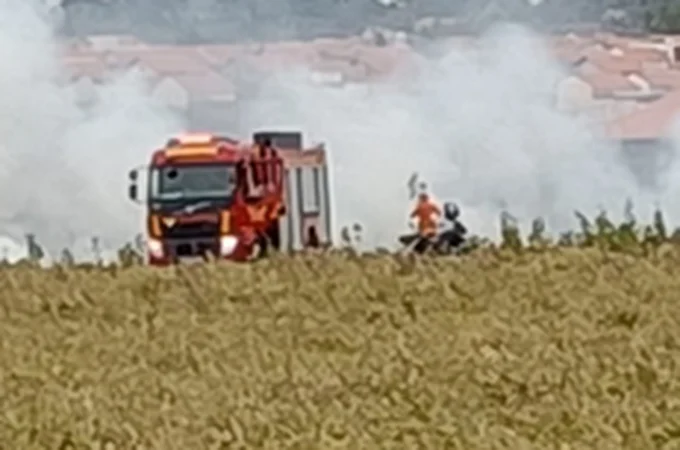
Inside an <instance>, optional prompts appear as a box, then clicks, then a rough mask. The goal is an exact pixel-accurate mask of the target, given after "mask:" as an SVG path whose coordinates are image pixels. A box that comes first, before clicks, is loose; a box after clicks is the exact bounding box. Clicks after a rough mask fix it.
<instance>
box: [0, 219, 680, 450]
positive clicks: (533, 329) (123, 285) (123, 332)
mask: <svg viewBox="0 0 680 450" xmlns="http://www.w3.org/2000/svg"><path fill="white" fill-rule="evenodd" d="M600 234H601V235H602V234H603V233H600ZM604 234H606V233H604ZM623 234H625V233H623ZM623 234H621V235H623ZM504 238H505V241H506V245H504V246H503V248H487V249H482V250H478V251H476V252H474V253H472V254H471V255H468V256H465V257H462V258H459V259H453V258H439V259H435V258H419V259H413V258H409V257H405V256H390V255H364V256H360V255H353V254H351V253H334V254H327V255H298V256H291V257H287V258H284V257H279V258H275V259H272V260H269V261H262V262H259V263H256V264H253V265H242V266H234V265H228V264H206V265H200V266H198V265H197V266H186V267H177V268H173V269H167V270H157V269H151V268H142V267H130V268H87V267H81V268H68V269H66V268H63V267H56V268H51V269H47V270H45V269H38V268H31V267H29V266H23V267H21V266H13V267H5V268H2V269H0V289H1V290H2V294H1V295H0V344H1V345H2V353H0V448H2V449H4V450H23V449H26V450H31V449H50V450H66V449H78V450H80V449H88V450H89V449H97V450H99V449H102V450H103V449H106V450H112V449H120V450H122V449H125V450H128V449H139V450H141V449H158V450H172V449H181V450H189V449H258V448H262V449H300V450H307V449H310V450H311V449H357V450H359V449H379V448H381V449H430V448H431V449H465V450H470V449H500V448H508V449H557V450H566V449H599V450H606V449H654V448H658V449H675V448H680V384H679V381H680V378H679V377H678V373H679V372H678V364H680V246H678V245H676V244H674V243H673V242H672V241H671V240H670V238H668V239H667V240H666V241H667V242H665V243H661V242H656V241H654V240H653V239H647V243H642V244H641V243H639V242H635V243H633V244H630V245H628V246H626V245H622V244H621V245H620V242H624V241H625V239H619V240H618V241H617V240H616V239H614V238H611V236H610V238H608V239H609V240H608V241H606V242H608V243H606V245H605V244H603V243H604V242H605V241H604V240H602V239H600V240H598V238H597V237H596V238H595V239H594V240H592V241H590V242H587V243H583V242H582V243H581V246H582V247H585V248H576V247H573V246H572V247H570V246H566V247H552V246H551V247H548V248H540V247H542V245H541V244H540V243H539V244H536V243H535V241H534V247H535V248H533V249H529V248H524V249H519V248H518V247H514V246H513V244H512V237H511V236H510V237H508V236H504ZM619 241H620V242H619ZM617 242H619V243H618V244H617Z"/></svg>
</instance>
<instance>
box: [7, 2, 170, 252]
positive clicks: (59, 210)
mask: <svg viewBox="0 0 680 450" xmlns="http://www.w3.org/2000/svg"><path fill="white" fill-rule="evenodd" d="M53 11H54V10H53ZM53 11H52V12H53ZM54 17H58V15H56V16H55V15H54V14H50V13H49V11H48V10H47V9H46V8H45V7H44V5H43V4H40V3H38V2H32V1H29V0H16V1H15V0H8V1H4V2H2V3H0V58H2V60H3V61H4V64H3V70H2V72H1V73H0V97H1V98H2V99H3V101H2V106H1V107H0V158H1V159H0V233H2V234H4V235H6V236H7V238H9V239H11V240H13V241H14V242H15V243H17V244H12V243H8V244H7V247H8V248H6V249H5V250H8V252H9V253H10V255H9V256H10V257H12V256H16V255H12V254H11V253H16V251H18V249H16V247H18V243H20V242H22V241H23V235H24V234H25V233H35V234H36V235H37V237H38V239H39V241H40V242H41V243H42V244H43V245H44V246H45V247H46V248H47V250H48V251H49V252H50V253H52V254H58V251H59V250H60V249H61V248H63V247H67V246H68V247H72V248H73V249H74V251H75V252H76V253H80V254H81V255H76V256H81V257H82V256H84V255H83V254H87V253H88V252H89V249H88V247H89V242H90V239H91V237H92V236H100V237H101V240H102V245H104V246H105V247H110V248H116V246H118V245H120V244H121V243H122V242H124V241H126V240H129V239H130V238H131V237H132V236H133V235H134V233H135V232H137V231H139V230H140V225H141V221H140V220H138V219H139V218H140V209H139V208H135V207H134V205H131V204H130V202H129V201H128V200H127V198H126V195H125V192H126V190H125V186H126V182H127V180H126V173H127V171H128V170H129V169H130V168H132V167H134V166H135V165H138V164H140V163H143V162H144V158H145V157H146V155H148V153H149V149H151V148H153V147H154V146H157V145H158V144H159V143H161V142H163V139H164V138H165V137H166V136H167V134H168V133H171V132H175V131H176V130H177V129H178V128H179V127H180V125H181V124H177V123H175V122H174V121H173V119H172V117H171V116H170V115H168V114H167V113H166V112H165V111H164V110H163V108H162V106H161V105H157V104H155V103H154V102H153V101H152V99H151V98H149V96H148V95H146V93H145V91H144V83H143V80H142V79H141V78H139V77H137V76H136V75H135V74H128V75H126V76H124V77H119V78H116V79H114V80H113V81H112V82H111V83H108V84H106V85H103V86H99V87H97V88H95V90H94V98H95V99H96V101H95V103H94V104H93V105H91V106H90V107H88V108H87V109H85V108H84V107H81V106H79V102H78V100H79V93H78V91H77V90H76V89H75V88H74V87H73V86H72V85H70V84H69V83H64V80H65V78H66V77H67V73H66V71H65V69H64V68H63V67H62V66H61V59H60V56H59V49H58V47H57V40H56V38H55V37H54V35H53V33H52V30H53V27H52V25H53V23H52V22H51V20H53V18H54ZM12 248H15V250H12Z"/></svg>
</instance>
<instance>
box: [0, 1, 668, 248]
mask: <svg viewBox="0 0 680 450" xmlns="http://www.w3.org/2000/svg"><path fill="white" fill-rule="evenodd" d="M40 8H41V5H39V4H38V3H37V2H31V1H29V0H6V1H4V2H2V3H0V57H2V58H3V61H4V62H5V64H4V66H3V71H2V72H1V73H0V95H1V96H2V99H3V103H2V105H3V106H2V107H1V108H0V158H1V159H0V235H7V236H8V237H10V238H11V239H12V240H13V241H14V242H17V241H21V239H22V235H23V234H24V233H29V232H30V233H35V234H36V235H37V236H38V239H39V240H40V241H41V242H42V243H43V244H46V245H47V246H48V248H49V249H50V250H51V251H52V252H53V253H54V252H56V251H58V250H59V249H60V248H62V247H64V246H70V245H76V246H77V247H79V248H82V250H80V253H88V251H89V249H88V246H89V242H90V239H91V237H92V236H99V237H100V238H101V240H102V245H103V246H105V247H107V248H116V247H117V246H118V245H120V244H121V243H122V242H123V241H125V240H128V239H130V238H131V237H132V235H134V234H135V233H136V232H138V231H140V229H141V213H142V210H141V208H138V207H136V206H135V205H132V204H130V203H129V202H128V200H127V198H126V195H125V184H126V178H125V174H126V173H127V170H128V169H129V168H131V167H133V166H136V165H137V164H140V163H143V162H145V161H146V160H147V158H148V157H149V153H150V151H151V149H152V148H153V147H154V146H156V145H157V144H158V143H160V142H163V141H164V140H165V138H166V137H167V136H168V135H169V134H172V133H173V132H175V131H177V130H178V129H180V128H181V127H180V125H181V124H178V123H176V122H175V120H174V119H173V118H172V116H171V115H170V114H168V113H167V111H165V110H164V108H163V107H162V106H161V105H157V104H155V103H154V101H152V99H151V98H149V96H148V95H147V94H146V93H145V91H144V89H143V81H142V80H141V79H139V78H138V77H136V76H135V75H134V74H129V75H127V76H125V77H123V78H119V79H117V80H115V81H114V82H113V83H110V84H108V85H106V86H100V87H98V88H97V89H96V91H97V92H96V93H97V95H98V98H99V102H98V103H97V104H96V106H95V107H94V108H92V109H91V110H87V111H85V110H83V109H82V108H80V107H79V106H78V104H77V102H76V97H77V96H76V94H75V92H74V90H73V89H72V88H69V87H68V86H65V85H63V84H60V83H59V82H58V80H59V79H61V78H63V76H64V69H63V68H62V67H61V66H60V58H59V54H58V48H57V41H56V39H55V37H54V35H53V33H52V25H53V24H52V23H51V21H52V20H54V18H55V17H57V18H58V17H59V16H60V15H59V14H55V10H52V12H51V13H50V14H46V13H45V10H41V9H40ZM57 12H58V10H57ZM542 42H543V40H542V39H541V38H540V37H537V36H534V35H532V34H531V33H530V32H528V31H526V30H523V29H520V28H518V27H509V26H503V27H497V28H496V29H494V30H492V31H491V32H489V33H487V34H486V35H485V36H484V37H483V38H482V39H481V40H480V45H479V48H478V49H475V50H473V49H470V50H464V49H454V48H451V49H448V51H447V52H445V54H444V56H443V57H440V58H436V59H433V60H425V59H421V60H419V62H418V63H417V65H418V69H419V70H418V74H417V75H416V76H415V77H411V78H409V77H397V78H395V79H394V80H392V81H386V82H383V83H380V84H372V85H349V86H346V87H344V88H340V89H339V88H331V87H321V86H318V85H315V84H314V83H312V82H310V81H309V77H308V75H309V74H308V73H306V72H305V71H304V70H303V71H302V72H300V71H287V72H286V73H279V74H277V76H276V77H275V78H274V80H273V81H272V82H271V83H269V84H268V85H266V86H265V87H264V89H262V90H261V91H260V92H259V93H258V94H257V95H256V96H255V97H254V98H253V99H252V101H250V102H248V104H247V105H246V107H245V108H244V109H243V110H242V111H241V112H240V113H241V120H242V122H243V124H244V125H245V127H244V129H243V130H239V131H241V132H242V134H241V135H246V136H247V135H248V134H249V133H250V132H251V131H252V129H254V128H275V127H285V128H292V129H301V130H302V131H304V132H305V133H306V134H307V136H309V137H310V138H311V139H312V140H317V141H318V140H322V141H325V142H326V143H327V144H328V148H329V149H330V151H331V160H332V165H333V200H334V203H335V211H334V212H335V217H336V222H337V225H345V224H349V223H351V222H359V223H361V224H362V225H363V226H364V229H365V234H364V238H365V240H366V241H367V242H368V243H369V244H371V245H390V244H391V243H392V242H393V241H394V240H395V237H396V236H397V235H398V234H399V233H401V232H403V231H405V226H406V214H407V212H408V210H409V208H410V206H411V205H410V204H409V201H408V199H407V188H406V180H407V179H408V178H409V177H410V175H411V174H412V172H414V171H417V172H419V173H420V174H421V175H422V177H423V178H424V179H425V180H427V181H428V183H429V185H430V187H431V189H432V190H433V193H434V194H435V196H436V197H438V198H439V199H442V200H444V199H445V200H453V201H456V202H457V203H459V205H460V206H461V207H462V210H463V219H464V220H465V221H466V222H467V224H468V225H469V227H470V228H471V229H472V231H473V232H476V233H482V234H487V235H496V234H497V225H498V214H499V212H500V211H501V209H504V208H507V209H508V210H509V211H510V212H512V213H513V214H514V215H515V216H517V217H518V219H519V220H520V221H521V222H522V223H524V224H527V223H528V222H529V221H530V220H531V219H533V218H534V217H537V216H542V217H544V218H545V219H546V220H547V222H548V225H549V226H550V227H551V228H553V229H558V230H561V229H564V228H571V227H573V226H574V224H575V223H574V219H573V210H575V209H578V210H581V211H584V212H586V213H590V214H592V213H594V212H597V211H598V210H599V208H605V209H607V210H608V211H610V212H612V213H618V214H619V215H620V213H621V211H622V210H623V205H624V202H625V200H626V199H627V198H631V199H632V200H633V201H634V203H635V205H636V208H637V210H638V212H640V214H641V216H643V217H645V218H646V216H645V215H646V214H648V213H649V209H650V208H651V207H653V206H655V204H656V203H659V204H660V206H662V207H663V208H664V211H665V212H667V213H669V215H670V216H671V217H676V218H680V217H678V215H677V214H676V213H677V207H675V199H676V198H677V196H676V194H677V193H678V191H679V189H678V187H679V186H680V183H678V182H677V181H676V178H677V177H673V176H672V175H673V173H674V172H673V170H671V171H670V177H668V178H667V180H666V183H665V185H664V187H663V188H660V189H658V190H656V191H644V190H643V189H641V188H640V187H639V186H638V184H637V183H636V182H635V180H634V178H633V177H632V176H631V175H630V173H629V171H628V170H627V169H626V167H625V165H624V164H623V163H622V161H621V158H620V156H619V154H618V152H617V150H616V149H614V148H612V147H609V146H607V145H605V144H603V143H602V142H599V141H597V140H596V139H595V138H594V137H593V136H592V135H591V134H590V131H589V128H588V127H587V126H586V125H585V124H584V123H581V122H579V121H578V120H576V119H574V118H570V117H565V116H563V115H561V114H559V113H557V112H556V111H555V108H554V103H555V93H556V89H555V88H556V83H557V82H558V81H559V80H561V79H562V78H563V76H564V73H562V72H561V69H560V67H559V66H558V65H557V64H556V63H555V61H553V60H552V58H551V56H550V54H549V52H548V51H547V49H545V48H544V47H543V44H542ZM220 131H221V130H220ZM670 166H671V169H672V165H670ZM337 228H339V227H336V230H337ZM9 247H11V246H10V245H5V246H4V247H3V248H5V249H7V248H9Z"/></svg>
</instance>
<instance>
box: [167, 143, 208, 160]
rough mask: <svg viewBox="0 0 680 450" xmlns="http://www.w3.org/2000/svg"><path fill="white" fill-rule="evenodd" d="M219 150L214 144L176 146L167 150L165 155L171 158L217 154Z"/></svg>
mask: <svg viewBox="0 0 680 450" xmlns="http://www.w3.org/2000/svg"><path fill="white" fill-rule="evenodd" d="M217 153H218V150H217V147H216V146H214V145H203V146H189V147H183V146H180V147H174V148H169V149H167V150H165V156H166V157H167V158H169V159H174V158H192V157H195V156H215V155H217Z"/></svg>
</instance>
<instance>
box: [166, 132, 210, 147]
mask: <svg viewBox="0 0 680 450" xmlns="http://www.w3.org/2000/svg"><path fill="white" fill-rule="evenodd" d="M175 140H176V141H177V145H181V146H183V145H209V144H212V143H213V142H215V136H213V135H212V134H209V133H188V134H184V135H182V136H179V137H177V138H175Z"/></svg>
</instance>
